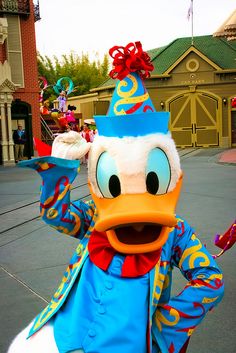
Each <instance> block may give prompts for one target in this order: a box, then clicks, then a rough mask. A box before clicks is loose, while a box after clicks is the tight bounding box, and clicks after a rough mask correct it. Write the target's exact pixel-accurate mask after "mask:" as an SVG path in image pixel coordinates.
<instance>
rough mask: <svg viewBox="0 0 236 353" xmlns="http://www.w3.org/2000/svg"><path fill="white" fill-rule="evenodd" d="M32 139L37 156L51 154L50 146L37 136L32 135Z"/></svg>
mask: <svg viewBox="0 0 236 353" xmlns="http://www.w3.org/2000/svg"><path fill="white" fill-rule="evenodd" d="M33 140H34V147H35V149H36V150H37V152H38V155H39V157H44V156H51V151H52V146H50V145H48V144H46V143H45V142H43V141H41V140H40V139H38V138H37V137H34V138H33Z"/></svg>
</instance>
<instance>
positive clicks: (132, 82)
mask: <svg viewBox="0 0 236 353" xmlns="http://www.w3.org/2000/svg"><path fill="white" fill-rule="evenodd" d="M121 49H123V51H122V50H121ZM114 51H115V52H116V54H115V55H114V56H112V55H111V56H112V57H113V58H114V62H113V65H114V66H115V69H113V70H112V71H111V73H110V76H112V77H113V78H118V79H120V80H119V81H118V82H117V84H116V87H115V91H114V93H113V96H112V100H111V103H110V106H109V109H108V112H107V115H106V116H101V115H100V116H99V115H98V116H95V117H94V119H95V122H96V126H97V129H98V133H99V135H100V136H106V137H120V138H122V137H126V136H133V137H137V136H144V135H148V134H154V133H158V132H159V133H163V134H166V133H167V132H168V122H169V117H170V113H169V112H156V110H155V108H154V105H153V103H152V101H151V98H150V96H149V94H148V92H147V90H146V88H145V86H144V82H143V79H142V78H143V77H149V70H151V69H153V65H152V64H151V63H150V57H149V56H148V55H147V53H145V52H143V51H142V46H141V43H140V42H136V43H135V44H133V43H129V44H128V45H127V46H126V47H125V48H124V47H113V48H111V50H110V54H111V53H112V54H113V53H114Z"/></svg>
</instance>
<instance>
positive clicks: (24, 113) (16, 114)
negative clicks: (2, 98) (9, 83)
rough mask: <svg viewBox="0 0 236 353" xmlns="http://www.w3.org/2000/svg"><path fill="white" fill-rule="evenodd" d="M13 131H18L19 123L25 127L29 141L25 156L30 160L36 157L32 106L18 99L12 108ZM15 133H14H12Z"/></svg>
mask: <svg viewBox="0 0 236 353" xmlns="http://www.w3.org/2000/svg"><path fill="white" fill-rule="evenodd" d="M11 118H12V129H13V130H15V129H17V125H18V123H21V124H22V125H23V128H24V129H25V132H26V137H27V141H26V144H25V150H24V156H25V157H26V158H28V159H30V158H31V157H32V156H33V155H34V150H33V137H32V114H31V106H30V104H28V103H26V102H22V101H21V100H19V99H16V100H15V101H13V102H12V106H11ZM12 133H13V131H12Z"/></svg>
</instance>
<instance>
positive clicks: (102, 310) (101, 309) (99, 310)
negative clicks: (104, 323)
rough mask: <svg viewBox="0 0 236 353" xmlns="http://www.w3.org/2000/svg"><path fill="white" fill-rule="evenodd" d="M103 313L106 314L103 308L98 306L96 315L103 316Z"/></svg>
mask: <svg viewBox="0 0 236 353" xmlns="http://www.w3.org/2000/svg"><path fill="white" fill-rule="evenodd" d="M105 312H106V309H105V308H104V306H103V305H99V307H98V313H99V314H105Z"/></svg>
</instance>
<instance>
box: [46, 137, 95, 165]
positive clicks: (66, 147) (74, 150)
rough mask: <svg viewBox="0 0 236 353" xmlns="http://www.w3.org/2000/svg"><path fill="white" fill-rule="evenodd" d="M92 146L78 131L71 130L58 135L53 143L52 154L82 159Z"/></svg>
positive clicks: (65, 157) (59, 156)
mask: <svg viewBox="0 0 236 353" xmlns="http://www.w3.org/2000/svg"><path fill="white" fill-rule="evenodd" d="M90 147H91V143H90V142H87V141H86V140H85V139H84V138H83V137H82V136H81V135H80V134H79V133H78V132H76V131H69V132H64V133H63V134H60V135H58V136H57V137H56V138H55V140H54V141H53V144H52V153H51V156H53V157H58V158H64V159H80V158H82V157H83V156H85V155H86V153H87V152H88V151H89V149H90Z"/></svg>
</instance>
